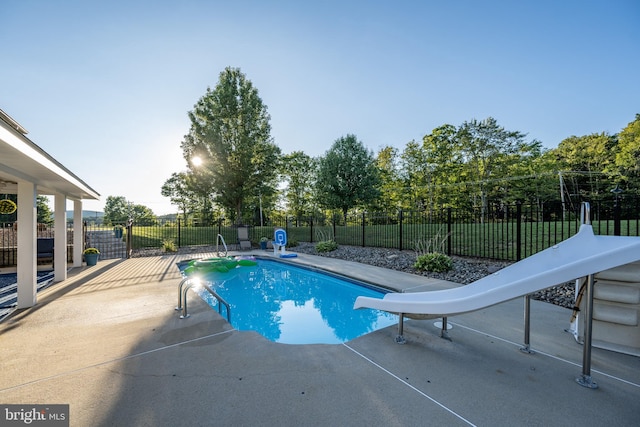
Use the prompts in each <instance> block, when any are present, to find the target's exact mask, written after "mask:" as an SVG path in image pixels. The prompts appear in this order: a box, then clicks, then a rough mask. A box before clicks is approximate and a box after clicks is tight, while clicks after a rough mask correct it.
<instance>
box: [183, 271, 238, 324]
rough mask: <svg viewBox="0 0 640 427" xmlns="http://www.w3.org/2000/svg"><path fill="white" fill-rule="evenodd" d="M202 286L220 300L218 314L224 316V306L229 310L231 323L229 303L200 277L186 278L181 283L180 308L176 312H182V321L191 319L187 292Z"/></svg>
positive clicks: (228, 319) (228, 315) (228, 316)
mask: <svg viewBox="0 0 640 427" xmlns="http://www.w3.org/2000/svg"><path fill="white" fill-rule="evenodd" d="M194 286H195V287H199V286H202V287H203V288H204V289H206V290H207V291H208V292H209V293H210V294H211V295H212V296H213V297H214V298H215V299H217V300H218V313H220V315H222V305H224V306H225V307H226V309H227V322H229V323H231V306H230V305H229V303H228V302H226V301H225V300H224V298H222V297H221V296H220V295H218V293H217V292H216V291H214V290H213V289H211V286H209V285H208V284H207V283H206V282H203V281H202V280H201V279H200V278H199V277H197V276H196V277H185V278H184V279H182V280H181V281H180V284H179V285H178V306H177V307H176V311H180V310H182V314H181V315H180V318H181V319H186V318H188V317H189V312H188V309H187V291H188V290H189V289H191V288H192V287H194Z"/></svg>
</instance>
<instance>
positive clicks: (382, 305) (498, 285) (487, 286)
mask: <svg viewBox="0 0 640 427" xmlns="http://www.w3.org/2000/svg"><path fill="white" fill-rule="evenodd" d="M638 260H640V237H628V236H596V235H594V234H593V229H592V227H591V225H588V224H583V225H582V226H581V227H580V230H579V231H578V233H577V234H576V235H574V236H573V237H570V238H569V239H567V240H564V241H563V242H561V243H558V244H557V245H555V246H553V247H550V248H548V249H545V250H544V251H542V252H538V253H536V254H534V255H532V256H530V257H528V258H525V259H524V260H522V261H520V262H517V263H515V264H512V265H510V266H508V267H506V268H504V269H502V270H500V271H498V272H496V273H493V274H491V275H489V276H486V277H484V278H482V279H480V280H477V281H475V282H473V283H470V284H468V285H466V286H460V287H457V288H453V289H446V290H439V291H429V292H408V293H388V294H386V295H385V296H384V298H382V299H380V298H370V297H358V298H357V299H356V302H355V304H354V308H355V309H357V308H372V309H378V310H383V311H388V312H392V313H403V314H405V315H411V314H414V315H421V316H423V317H433V318H436V317H446V316H452V315H456V314H462V313H468V312H471V311H475V310H480V309H482V308H485V307H489V306H492V305H495V304H498V303H501V302H504V301H508V300H511V299H513V298H516V297H521V296H525V295H528V294H531V293H534V292H537V291H540V290H543V289H546V288H549V287H552V286H556V285H558V284H561V283H565V282H568V281H571V280H574V279H577V278H580V277H584V276H588V275H591V274H595V273H598V272H601V271H604V270H608V269H610V268H614V267H618V266H620V265H624V264H628V263H631V262H634V261H638ZM409 317H411V316H409Z"/></svg>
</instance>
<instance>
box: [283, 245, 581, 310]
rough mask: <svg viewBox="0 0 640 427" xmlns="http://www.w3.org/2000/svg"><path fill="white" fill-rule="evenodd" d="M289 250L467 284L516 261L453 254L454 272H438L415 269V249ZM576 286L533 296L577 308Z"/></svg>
mask: <svg viewBox="0 0 640 427" xmlns="http://www.w3.org/2000/svg"><path fill="white" fill-rule="evenodd" d="M287 250H288V251H291V252H299V253H305V254H310V255H318V256H324V257H330V258H339V259H345V260H349V261H355V262H360V263H363V264H368V265H375V266H377V267H383V268H388V269H392V270H398V271H404V272H405V273H410V274H416V275H419V276H426V277H433V278H436V279H442V280H448V281H450V282H455V283H461V284H463V285H467V284H469V283H471V282H474V281H476V280H478V279H481V278H483V277H485V276H487V275H489V274H492V273H495V272H496V271H498V270H500V269H502V268H504V267H506V266H508V265H510V264H513V263H512V262H508V261H495V260H488V259H483V258H466V257H456V256H453V257H451V259H452V261H453V268H452V269H451V270H450V271H448V272H445V273H435V272H431V271H421V270H416V269H415V268H413V264H414V262H415V260H416V253H415V252H414V251H400V250H397V249H386V248H363V247H360V246H345V245H340V246H339V247H338V249H336V250H335V251H331V252H320V253H319V252H317V251H316V249H315V245H314V244H313V243H300V244H299V245H298V246H296V247H291V248H287ZM574 289H575V286H574V283H573V282H568V283H565V284H563V285H559V286H555V287H553V288H548V289H545V290H543V291H540V292H536V293H535V294H532V298H533V299H536V300H539V301H544V302H549V303H551V304H555V305H559V306H561V307H565V308H573V306H574Z"/></svg>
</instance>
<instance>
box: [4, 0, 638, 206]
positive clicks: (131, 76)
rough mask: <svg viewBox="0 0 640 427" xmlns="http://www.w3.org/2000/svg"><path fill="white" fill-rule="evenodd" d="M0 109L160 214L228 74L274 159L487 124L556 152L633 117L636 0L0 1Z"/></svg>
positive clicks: (64, 159)
mask: <svg viewBox="0 0 640 427" xmlns="http://www.w3.org/2000/svg"><path fill="white" fill-rule="evenodd" d="M0 42H1V43H2V46H3V49H2V55H1V57H0V109H2V110H4V111H5V112H6V113H7V114H9V115H10V116H11V117H12V118H14V119H15V120H16V121H17V122H18V123H20V124H21V125H22V126H23V127H25V128H26V129H27V130H28V131H29V134H28V135H27V136H28V137H29V138H30V139H31V140H32V141H33V142H34V143H36V144H37V145H38V146H40V147H41V148H42V149H44V150H45V151H46V152H47V153H49V154H50V155H51V156H53V157H54V158H55V159H56V160H58V161H59V162H60V163H62V164H63V165H64V166H65V167H66V168H68V169H69V170H70V171H71V172H73V173H74V174H75V175H77V176H78V177H79V178H80V179H82V180H83V181H84V182H86V183H87V184H88V185H89V186H90V187H91V188H93V189H94V190H95V191H97V192H98V193H100V195H101V200H100V201H85V202H84V203H83V206H84V209H85V210H96V211H102V210H103V209H104V203H105V201H106V198H107V197H108V196H124V197H125V198H126V199H127V201H129V202H132V203H134V204H141V205H145V206H147V207H149V208H150V209H151V210H153V212H154V213H156V214H157V215H162V214H167V213H175V212H177V208H176V207H175V206H172V205H171V204H170V201H169V199H168V198H165V197H163V196H162V195H161V194H160V190H161V187H162V184H163V183H164V182H165V181H166V180H167V179H168V178H169V177H170V176H171V174H172V173H174V172H182V171H186V169H187V167H186V161H185V159H184V158H183V156H182V151H181V149H180V143H181V142H182V140H183V137H184V135H186V134H187V133H188V130H189V126H190V123H189V119H188V116H187V113H188V112H189V111H191V110H192V109H193V106H194V105H195V103H196V102H197V101H198V99H200V98H201V97H202V96H203V95H204V94H205V92H206V90H207V88H208V87H210V88H214V87H215V86H216V84H217V83H218V79H219V75H220V72H221V71H223V70H224V69H225V68H226V67H229V66H230V67H236V68H240V69H241V71H242V72H243V73H244V74H245V76H246V77H247V79H249V80H250V81H251V82H252V83H253V85H254V86H255V87H256V88H257V89H258V91H259V95H260V97H261V99H262V101H263V102H264V104H265V105H266V106H267V108H268V112H269V114H270V116H271V128H272V129H271V136H272V138H273V140H274V142H275V144H276V145H278V146H279V147H280V149H281V150H282V152H283V153H285V154H287V153H291V152H293V151H303V152H305V153H306V154H308V155H310V156H322V155H323V154H324V153H325V152H326V151H327V150H329V148H330V147H331V145H332V144H333V143H334V142H335V140H336V139H338V138H340V137H342V136H345V135H347V134H354V135H356V136H357V138H358V139H359V140H360V141H362V143H363V144H364V145H365V146H366V147H367V148H368V149H370V150H371V151H372V152H374V153H377V152H378V150H380V149H381V148H382V147H384V146H394V147H397V148H398V149H399V150H400V151H402V150H403V149H404V148H405V147H406V144H407V143H408V142H410V141H412V140H415V141H421V140H422V138H423V137H424V136H425V135H427V134H429V133H431V131H432V130H433V129H435V128H436V127H438V126H441V125H444V124H452V125H454V126H459V125H461V124H462V123H464V122H465V121H470V120H473V119H477V120H483V119H485V118H487V117H493V118H495V119H496V120H497V122H498V124H499V125H500V126H502V127H504V128H505V129H506V130H509V131H519V132H522V133H525V134H527V137H526V140H527V141H532V140H534V139H535V140H538V141H541V142H542V144H543V145H544V147H546V148H555V147H557V146H558V144H559V143H560V142H561V141H562V140H563V139H565V138H568V137H570V136H572V135H576V136H581V135H589V134H592V133H600V132H608V133H610V134H615V133H618V132H620V131H621V130H622V129H623V128H624V127H625V126H626V125H627V124H628V123H629V122H631V121H633V120H634V118H635V115H636V114H637V113H640V78H639V76H640V2H639V1H637V0H603V1H599V0H598V1H595V0H594V1H590V0H579V1H574V0H563V1H557V0H552V1H549V0H532V1H529V0H518V1H509V0H503V1H499V0H495V1H493V0H483V1H477V0H450V1H442V0H437V1H431V0H421V1H418V0H416V1H410V0H406V1H402V0H397V1H389V0H387V1H378V0H370V1H348V0H341V1H332V0H328V1H314V2H306V1H297V0H292V1H268V0H264V1H248V0H235V1H218V0H209V1H204V0H203V1H196V0H180V1H164V0H155V1H142V0H141V1H136V0H126V1H120V0H109V1H98V0H94V1H91V0H82V1H80V0H78V1H71V0H56V1H52V0H1V6H0Z"/></svg>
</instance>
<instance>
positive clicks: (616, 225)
mask: <svg viewBox="0 0 640 427" xmlns="http://www.w3.org/2000/svg"><path fill="white" fill-rule="evenodd" d="M621 231H622V230H621V227H620V200H619V196H618V194H616V199H615V201H614V202H613V235H614V236H619V235H620V233H621Z"/></svg>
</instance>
